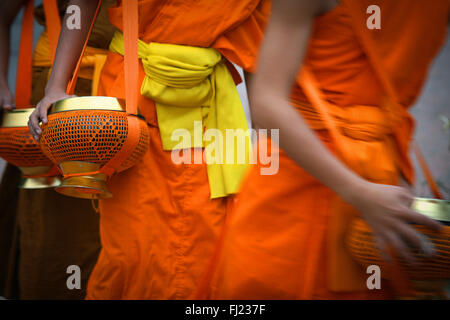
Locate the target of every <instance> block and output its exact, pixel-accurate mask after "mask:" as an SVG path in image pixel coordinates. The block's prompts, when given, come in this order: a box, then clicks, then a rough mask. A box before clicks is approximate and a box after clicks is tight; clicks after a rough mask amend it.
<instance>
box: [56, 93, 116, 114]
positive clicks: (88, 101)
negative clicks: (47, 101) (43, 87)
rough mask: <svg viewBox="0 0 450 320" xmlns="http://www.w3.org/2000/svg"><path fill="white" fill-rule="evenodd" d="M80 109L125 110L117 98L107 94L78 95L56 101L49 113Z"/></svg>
mask: <svg viewBox="0 0 450 320" xmlns="http://www.w3.org/2000/svg"><path fill="white" fill-rule="evenodd" d="M81 110H104V111H118V112H125V110H124V109H123V108H122V106H121V104H120V103H119V99H117V98H115V97H107V96H80V97H70V98H65V99H61V100H58V101H56V102H55V103H54V104H52V106H51V107H50V112H49V114H54V113H60V112H67V111H81Z"/></svg>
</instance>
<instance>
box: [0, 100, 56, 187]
mask: <svg viewBox="0 0 450 320" xmlns="http://www.w3.org/2000/svg"><path fill="white" fill-rule="evenodd" d="M33 110H34V108H24V109H15V110H12V111H9V112H5V113H4V114H3V119H2V123H1V127H0V157H2V158H3V159H5V160H6V161H7V162H9V163H10V164H12V165H14V166H16V167H18V168H19V169H20V170H21V171H22V174H23V178H22V180H21V182H20V185H19V187H21V188H23V189H41V188H50V187H55V186H58V185H59V184H60V180H59V178H58V177H56V176H55V175H57V172H54V171H53V172H52V170H51V168H52V167H53V163H52V161H51V160H50V159H49V158H48V157H47V156H45V154H44V153H43V152H42V150H41V147H40V146H39V144H38V143H36V142H35V141H34V139H33V136H32V135H31V133H30V131H29V129H28V125H27V122H28V118H29V116H30V114H31V113H32V112H33Z"/></svg>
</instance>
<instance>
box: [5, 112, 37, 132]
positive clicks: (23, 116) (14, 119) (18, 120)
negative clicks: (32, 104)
mask: <svg viewBox="0 0 450 320" xmlns="http://www.w3.org/2000/svg"><path fill="white" fill-rule="evenodd" d="M33 110H34V108H24V109H14V110H11V111H7V112H4V113H3V117H2V124H1V127H2V128H20V127H26V126H28V118H29V117H30V115H31V114H32V113H33Z"/></svg>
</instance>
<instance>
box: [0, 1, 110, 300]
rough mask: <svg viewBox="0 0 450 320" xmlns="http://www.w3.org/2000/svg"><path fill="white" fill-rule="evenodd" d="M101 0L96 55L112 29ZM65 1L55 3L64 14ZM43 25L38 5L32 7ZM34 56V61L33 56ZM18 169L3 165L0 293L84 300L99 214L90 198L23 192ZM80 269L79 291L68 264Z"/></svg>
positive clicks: (37, 96)
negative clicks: (73, 285)
mask: <svg viewBox="0 0 450 320" xmlns="http://www.w3.org/2000/svg"><path fill="white" fill-rule="evenodd" d="M113 2H114V0H106V1H104V3H103V7H102V11H101V13H100V15H99V18H98V20H97V23H96V26H95V28H94V34H95V36H94V38H93V39H92V40H91V41H90V45H92V46H93V47H94V48H93V49H92V50H94V52H95V53H98V52H100V48H107V46H108V45H109V42H110V40H111V37H112V34H113V32H114V28H113V27H112V26H111V25H110V24H109V22H108V20H107V17H106V9H107V7H108V6H110V5H112V3H113ZM66 4H67V1H58V5H59V7H60V9H61V10H60V13H61V14H63V13H64V8H65V6H66ZM35 16H36V17H37V19H38V21H39V23H41V24H44V22H45V20H44V18H45V16H44V13H43V10H42V7H39V8H37V9H36V10H35ZM48 45H49V44H48V41H47V38H46V31H44V32H43V34H42V35H41V37H40V39H39V41H38V44H37V46H36V49H35V52H34V58H35V59H34V64H33V74H32V84H33V88H32V96H31V103H32V104H33V105H36V104H37V103H38V102H39V101H40V100H41V99H42V97H43V96H44V93H45V86H46V83H47V80H48V76H49V72H50V58H49V56H50V49H49V47H48ZM36 57H37V59H36ZM90 93H91V81H90V80H89V79H80V80H79V81H78V83H77V88H76V91H75V94H77V95H90ZM20 176H21V174H20V172H19V171H18V170H17V169H16V168H14V167H13V166H11V165H7V167H6V171H5V173H4V175H3V178H2V183H1V187H0V199H1V208H0V216H1V218H0V226H1V227H0V228H1V230H2V231H1V232H0V235H1V239H2V240H1V241H0V242H1V248H0V261H1V264H2V268H3V269H2V272H1V277H2V278H1V279H0V295H4V296H5V297H7V298H15V299H83V298H84V296H85V294H86V287H87V280H88V277H89V275H90V272H91V270H92V268H93V267H94V264H95V262H96V261H97V257H98V254H99V251H100V237H99V226H98V225H99V217H98V214H97V213H96V212H95V211H94V210H93V208H92V204H91V202H90V201H87V200H82V199H76V198H69V197H67V196H64V195H61V194H59V193H57V192H56V191H54V190H53V189H41V190H22V189H18V188H17V185H18V183H19V181H20ZM70 265H77V266H79V267H80V269H81V281H80V283H81V289H80V290H78V289H74V290H69V289H68V288H67V284H66V281H67V277H68V276H69V274H67V267H68V266H70Z"/></svg>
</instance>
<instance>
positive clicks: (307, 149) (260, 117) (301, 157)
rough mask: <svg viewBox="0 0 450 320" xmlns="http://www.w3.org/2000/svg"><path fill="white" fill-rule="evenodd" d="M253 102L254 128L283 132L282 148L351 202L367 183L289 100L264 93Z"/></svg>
mask: <svg viewBox="0 0 450 320" xmlns="http://www.w3.org/2000/svg"><path fill="white" fill-rule="evenodd" d="M259 92H264V91H262V90H259ZM266 92H267V91H266ZM253 103H254V104H255V105H254V109H255V110H258V111H256V112H254V113H253V114H252V115H253V121H254V124H255V126H257V127H258V128H265V129H280V131H279V132H280V142H279V143H280V148H281V149H282V150H283V151H284V152H285V153H286V154H287V155H288V156H289V157H290V158H291V159H292V160H293V161H295V162H296V163H297V164H298V165H299V166H300V167H302V168H303V169H304V170H305V171H306V172H308V173H309V174H310V175H312V176H313V177H315V178H316V179H318V180H319V181H320V182H322V183H323V184H325V185H326V186H328V187H329V188H330V189H332V190H334V191H335V192H336V193H337V194H339V195H340V196H341V197H342V198H343V199H345V200H347V201H349V202H351V201H352V196H353V195H354V190H357V188H358V186H360V185H361V184H362V183H364V181H363V180H362V178H360V177H359V176H358V175H356V174H355V173H353V172H352V171H351V170H350V169H348V168H347V167H346V166H345V165H344V164H343V163H342V162H341V161H340V160H338V159H337V158H336V157H335V155H333V154H332V153H331V152H330V151H329V150H328V149H327V148H326V147H325V146H324V144H323V143H322V142H321V141H320V139H319V138H318V137H317V136H316V134H315V133H314V132H313V131H312V130H311V129H310V128H309V127H308V125H307V123H306V122H305V121H304V119H303V118H302V117H301V116H300V114H299V113H298V112H297V111H296V110H295V108H294V107H293V106H292V105H291V104H290V103H289V101H287V100H286V99H282V98H279V97H269V96H267V95H265V94H264V93H263V94H262V95H261V96H260V98H258V99H256V101H253ZM274 106H276V108H275V107H274Z"/></svg>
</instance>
